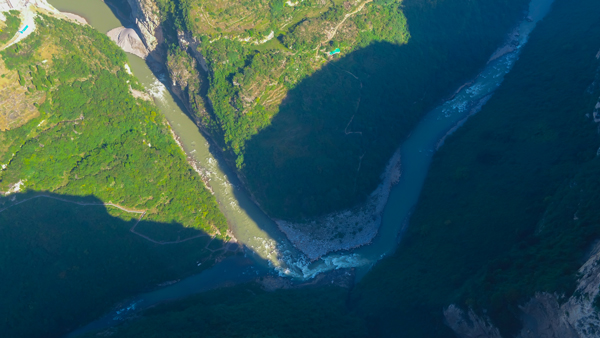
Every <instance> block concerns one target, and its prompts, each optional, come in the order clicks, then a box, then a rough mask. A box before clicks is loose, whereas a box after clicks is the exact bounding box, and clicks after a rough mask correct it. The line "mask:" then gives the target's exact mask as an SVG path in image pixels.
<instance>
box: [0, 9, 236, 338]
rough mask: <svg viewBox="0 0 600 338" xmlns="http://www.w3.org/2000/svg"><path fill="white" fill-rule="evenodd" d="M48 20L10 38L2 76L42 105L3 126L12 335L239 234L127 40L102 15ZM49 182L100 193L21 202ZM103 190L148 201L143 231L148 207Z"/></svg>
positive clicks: (102, 300) (160, 278) (92, 312)
mask: <svg viewBox="0 0 600 338" xmlns="http://www.w3.org/2000/svg"><path fill="white" fill-rule="evenodd" d="M36 26H37V28H36V31H35V33H33V34H31V35H30V36H29V37H27V38H26V39H24V40H23V41H21V42H19V43H18V44H16V45H14V46H11V47H9V48H7V49H5V50H4V51H2V52H0V55H1V59H0V72H1V73H2V74H3V75H5V76H4V77H3V78H2V79H9V80H10V82H8V84H9V86H8V87H4V88H3V89H8V90H12V93H13V96H15V95H17V93H19V95H21V94H22V96H23V97H24V98H26V99H27V100H29V99H31V98H35V100H34V99H31V100H30V101H31V102H33V103H32V104H31V105H32V107H34V108H35V114H32V115H28V116H27V120H25V121H22V125H21V126H16V127H15V126H14V125H8V126H9V127H10V128H9V129H8V130H6V131H1V132H0V167H1V168H2V169H1V170H0V251H1V252H2V254H1V255H0V265H1V267H0V274H1V275H2V276H3V278H2V280H1V281H0V289H1V290H10V292H8V293H6V292H5V294H4V295H3V301H2V302H1V304H0V317H1V318H2V319H1V320H0V332H2V336H3V337H42V336H43V337H59V336H61V335H63V334H65V333H66V332H67V331H70V330H72V329H75V328H76V327H77V326H79V325H81V324H84V323H86V322H88V321H91V320H93V319H95V318H96V317H98V316H100V315H101V314H103V313H104V312H105V311H107V310H108V309H109V307H110V306H113V305H114V304H115V302H117V301H120V300H123V299H125V298H127V297H131V296H132V295H134V294H136V293H139V292H140V290H143V289H147V288H148V287H153V286H154V285H156V284H157V283H161V282H164V281H167V280H172V279H177V278H181V277H183V276H186V275H188V274H191V273H195V272H199V271H201V270H202V269H204V268H208V267H210V266H211V265H212V264H213V263H214V261H215V259H216V258H218V257H221V256H223V254H224V251H225V250H224V246H223V240H226V239H227V234H226V232H227V223H226V220H225V217H224V216H223V215H222V214H221V213H220V211H219V209H218V205H217V202H216V200H215V199H214V197H213V196H212V195H211V194H210V192H209V191H208V190H207V189H206V187H205V185H204V183H203V182H202V180H201V178H200V176H199V175H198V174H197V173H195V172H194V171H193V170H192V168H191V167H190V166H189V165H188V164H187V162H186V157H185V154H184V153H183V151H182V150H181V149H180V148H179V146H178V145H177V144H176V143H175V141H174V140H173V138H172V135H171V130H170V127H169V125H168V123H167V122H166V120H165V119H164V117H163V116H162V115H161V114H160V113H158V111H157V108H156V107H155V106H154V104H153V103H151V102H146V101H143V100H141V99H135V98H134V97H133V96H132V95H131V93H130V87H132V88H134V89H138V90H141V89H143V88H142V87H141V85H140V84H139V83H138V82H137V80H136V79H135V78H134V77H133V76H132V75H129V74H128V72H127V71H126V60H127V59H126V56H125V54H124V53H123V51H122V50H121V49H119V48H118V47H117V46H116V45H115V44H114V43H113V42H111V41H110V40H109V39H108V37H106V36H105V35H103V34H101V33H99V32H97V31H96V30H94V29H93V28H91V27H89V26H82V25H76V24H73V23H69V22H67V21H62V20H58V19H54V18H51V17H47V16H43V15H41V16H39V17H38V18H37V19H36ZM11 86H12V87H11ZM13 87H14V88H13ZM3 94H5V93H4V92H3ZM9 94H10V93H9ZM7 99H10V97H9V96H7ZM9 103H10V102H9ZM4 108H6V107H3V108H2V109H4ZM8 108H10V107H8ZM19 191H20V192H19ZM39 194H44V195H51V196H54V197H57V198H62V199H66V200H68V201H73V202H85V203H92V204H96V205H93V206H80V205H77V204H74V203H68V202H64V201H57V200H53V199H48V198H44V197H40V198H36V199H33V200H30V201H26V202H23V203H20V202H22V201H25V199H28V198H31V197H33V196H37V195H39ZM103 203H113V204H115V205H118V206H121V207H123V208H125V209H128V210H137V211H139V212H141V211H145V212H146V213H145V215H144V218H143V220H142V221H141V222H140V223H139V224H137V226H136V227H135V232H134V230H133V229H132V227H133V226H134V225H135V222H137V219H138V217H139V216H140V214H139V213H129V212H125V211H122V210H120V209H117V208H114V207H109V206H106V207H104V206H102V204H103ZM97 204H100V205H99V206H98V205H97ZM143 236H147V237H148V238H149V239H147V238H144V237H143ZM188 238H193V239H191V240H189V241H185V242H181V243H176V244H172V245H161V244H160V243H158V242H165V241H175V242H177V241H179V240H184V239H188ZM213 238H214V239H213ZM209 246H210V248H208V247H209ZM208 249H210V250H208ZM198 262H202V263H204V264H202V266H201V267H199V266H198V264H197V263H198Z"/></svg>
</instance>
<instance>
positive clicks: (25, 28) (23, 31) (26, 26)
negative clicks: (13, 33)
mask: <svg viewBox="0 0 600 338" xmlns="http://www.w3.org/2000/svg"><path fill="white" fill-rule="evenodd" d="M27 28H29V25H25V27H23V29H21V30H20V31H19V33H21V34H23V33H25V31H26V30H27Z"/></svg>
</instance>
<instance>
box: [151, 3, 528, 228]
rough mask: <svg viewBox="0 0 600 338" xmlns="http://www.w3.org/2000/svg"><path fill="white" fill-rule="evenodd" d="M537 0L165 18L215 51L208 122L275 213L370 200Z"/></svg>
mask: <svg viewBox="0 0 600 338" xmlns="http://www.w3.org/2000/svg"><path fill="white" fill-rule="evenodd" d="M525 3H526V1H525V0H497V1H466V0H464V1H463V0H461V1H438V2H436V3H435V4H433V3H430V2H427V1H422V0H406V1H402V2H399V1H377V2H368V1H359V2H349V1H319V0H310V1H309V0H307V1H303V2H298V4H297V5H295V6H290V5H288V4H287V3H284V2H282V1H270V2H267V1H266V0H265V1H259V0H256V1H246V2H239V1H221V2H218V3H217V2H214V1H167V0H161V1H159V7H160V8H161V11H162V13H163V16H164V19H165V20H166V21H167V23H166V26H167V27H176V28H177V29H180V30H188V31H189V32H190V33H191V34H192V35H193V36H194V37H195V38H196V40H197V41H199V47H198V50H199V51H200V52H201V53H202V54H203V55H204V56H205V58H206V60H207V64H208V67H209V71H208V79H207V80H208V84H207V86H208V90H207V93H206V95H204V94H203V93H199V95H200V96H204V100H203V101H207V100H210V103H211V104H210V105H205V108H206V110H205V109H204V108H198V107H197V103H198V102H200V100H197V99H195V100H194V102H193V104H192V105H191V106H193V107H195V108H194V109H195V110H196V115H197V117H198V118H199V120H200V123H201V124H202V125H203V126H204V127H205V128H206V129H207V130H208V131H209V132H210V133H211V134H212V135H213V138H214V139H215V140H216V141H217V143H219V145H220V146H221V148H223V150H224V151H225V153H226V157H227V158H228V160H229V162H230V163H231V164H234V165H235V166H236V167H237V168H238V170H239V171H240V172H241V174H242V175H241V176H242V177H243V178H244V181H245V182H246V184H247V186H248V188H249V190H250V191H251V192H252V194H253V195H254V196H255V198H256V199H257V200H258V201H259V203H260V205H261V207H262V208H263V209H265V210H266V211H267V213H268V214H269V215H271V216H273V217H275V218H284V219H301V218H304V217H310V216H318V215H321V214H324V213H327V212H329V211H333V210H337V209H342V208H346V207H350V206H352V205H355V204H357V203H359V202H362V201H364V199H365V198H366V196H368V194H370V193H371V192H372V191H373V190H374V189H375V187H376V186H377V185H378V184H379V181H380V174H381V172H382V170H383V168H384V167H385V165H386V162H387V161H388V160H389V158H390V156H391V155H392V153H393V151H394V150H395V149H396V148H397V146H398V145H399V143H400V142H401V141H402V140H403V139H404V138H405V137H406V135H407V134H408V132H409V131H410V130H411V128H412V127H413V126H414V125H415V124H416V122H417V121H418V120H419V118H420V117H421V116H423V114H424V113H426V112H427V111H428V110H429V109H430V108H432V107H433V106H434V105H435V104H437V103H438V102H439V100H440V99H441V98H442V97H443V96H444V95H448V94H450V92H451V91H452V90H454V89H455V88H456V87H458V86H459V85H460V84H461V81H466V80H467V79H469V78H470V77H472V76H474V75H475V74H476V72H477V71H478V69H479V68H480V67H482V66H483V65H484V63H485V61H487V58H488V57H489V55H491V53H492V51H493V50H494V49H495V48H497V47H498V45H499V44H500V42H501V41H502V40H503V39H504V37H505V34H506V32H507V31H508V30H509V28H510V27H511V26H512V25H514V24H515V22H516V20H517V18H518V17H519V16H520V15H521V13H522V10H523V5H524V4H525ZM481 13H494V14H490V15H481ZM196 19H198V20H196ZM408 27H410V30H411V32H410V34H409V32H408ZM269 38H272V39H271V40H268V39H269ZM170 39H171V42H174V39H175V33H174V32H171V38H170ZM267 40H268V42H266V43H265V41H267ZM263 43H264V44H263ZM337 48H339V49H340V50H341V53H340V54H336V55H333V56H332V55H329V52H331V51H333V50H336V49H337ZM190 97H193V95H190ZM284 99H285V100H284ZM399 107H402V108H399ZM358 168H360V170H358ZM292 178H293V179H292Z"/></svg>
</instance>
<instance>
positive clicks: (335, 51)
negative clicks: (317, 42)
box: [329, 48, 340, 55]
mask: <svg viewBox="0 0 600 338" xmlns="http://www.w3.org/2000/svg"><path fill="white" fill-rule="evenodd" d="M339 52H340V49H339V48H336V49H335V50H333V51H331V52H329V55H334V54H337V53H339Z"/></svg>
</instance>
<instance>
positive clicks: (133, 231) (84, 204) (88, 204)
mask: <svg viewBox="0 0 600 338" xmlns="http://www.w3.org/2000/svg"><path fill="white" fill-rule="evenodd" d="M40 197H45V198H49V199H53V200H57V201H61V202H67V203H73V204H77V205H82V206H105V207H106V206H111V207H115V208H117V209H120V210H123V211H125V212H130V213H135V214H140V217H139V218H138V220H137V222H135V224H134V225H133V226H132V227H131V229H129V231H130V232H131V233H132V234H135V235H137V236H140V237H142V238H143V239H145V240H147V241H150V242H152V243H154V244H158V245H167V244H178V243H183V242H187V241H190V240H192V239H196V238H199V237H212V236H210V235H208V234H200V235H196V236H192V237H188V238H185V239H178V240H176V241H157V240H154V239H152V238H150V237H148V236H146V235H143V234H140V233H139V232H136V231H135V227H136V226H137V225H138V223H140V221H141V220H142V218H144V216H145V215H146V210H136V209H127V208H125V207H122V206H120V205H118V204H114V203H89V202H76V201H71V200H68V199H64V198H60V197H54V196H49V195H45V194H41V195H36V196H33V197H30V198H27V199H24V200H22V201H19V202H17V203H15V204H12V205H10V206H8V207H6V208H4V209H0V213H2V212H3V211H5V210H7V209H10V208H12V207H14V206H17V205H19V204H21V203H25V202H28V201H31V200H33V199H36V198H40ZM212 239H214V237H212ZM212 239H211V241H209V242H208V243H207V244H206V246H205V247H204V248H205V249H207V250H209V251H215V250H211V249H209V248H208V246H209V245H210V243H212Z"/></svg>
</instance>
